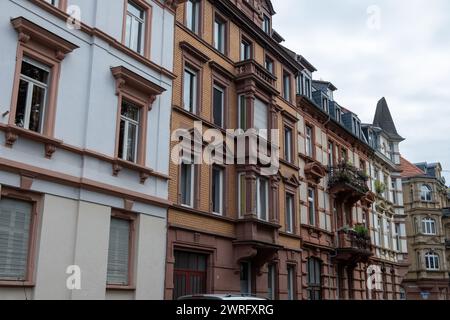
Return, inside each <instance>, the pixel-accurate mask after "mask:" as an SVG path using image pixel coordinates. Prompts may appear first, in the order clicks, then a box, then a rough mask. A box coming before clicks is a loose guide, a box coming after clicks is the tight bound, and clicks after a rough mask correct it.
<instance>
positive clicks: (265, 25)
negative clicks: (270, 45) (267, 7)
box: [263, 15, 271, 35]
mask: <svg viewBox="0 0 450 320" xmlns="http://www.w3.org/2000/svg"><path fill="white" fill-rule="evenodd" d="M270 29H271V23H270V17H269V16H267V15H264V17H263V30H264V32H265V33H267V34H269V35H270Z"/></svg>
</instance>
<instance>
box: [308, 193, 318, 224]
mask: <svg viewBox="0 0 450 320" xmlns="http://www.w3.org/2000/svg"><path fill="white" fill-rule="evenodd" d="M311 191H312V198H311V196H310V192H311ZM307 204H308V224H309V225H310V226H313V227H316V226H317V191H316V188H314V187H312V186H308V189H307ZM311 204H312V209H313V211H311ZM312 217H314V221H311V218H312Z"/></svg>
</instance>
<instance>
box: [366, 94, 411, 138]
mask: <svg viewBox="0 0 450 320" xmlns="http://www.w3.org/2000/svg"><path fill="white" fill-rule="evenodd" d="M373 126H374V127H379V128H381V129H383V131H384V132H385V133H386V134H387V135H388V136H389V138H391V139H393V140H400V141H403V140H405V139H404V138H403V137H401V136H400V135H399V134H398V132H397V129H396V128H395V124H394V120H392V116H391V112H390V111H389V107H388V104H387V101H386V98H384V97H383V98H381V100H380V101H378V104H377V111H376V112H375V118H374V119H373Z"/></svg>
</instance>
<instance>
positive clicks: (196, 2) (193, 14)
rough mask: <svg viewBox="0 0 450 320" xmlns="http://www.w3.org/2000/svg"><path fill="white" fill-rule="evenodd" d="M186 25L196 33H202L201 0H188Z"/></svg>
mask: <svg viewBox="0 0 450 320" xmlns="http://www.w3.org/2000/svg"><path fill="white" fill-rule="evenodd" d="M186 27H187V28H188V29H189V30H191V31H192V32H194V33H196V34H199V33H200V0H188V1H187V2H186Z"/></svg>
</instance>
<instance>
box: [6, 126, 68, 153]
mask: <svg viewBox="0 0 450 320" xmlns="http://www.w3.org/2000/svg"><path fill="white" fill-rule="evenodd" d="M0 130H3V131H4V132H5V146H6V147H8V148H12V147H13V146H14V144H15V143H16V141H17V139H18V138H19V137H25V138H27V139H30V140H33V141H35V142H40V143H43V144H44V145H45V157H46V158H48V159H51V158H52V156H53V154H54V153H55V151H56V147H57V146H60V145H62V144H63V141H62V140H58V139H55V138H53V137H49V136H46V135H43V134H41V133H37V132H34V131H30V130H26V129H23V128H20V127H17V126H14V125H5V124H0Z"/></svg>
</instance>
